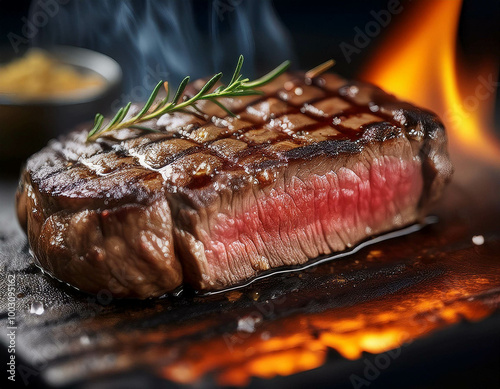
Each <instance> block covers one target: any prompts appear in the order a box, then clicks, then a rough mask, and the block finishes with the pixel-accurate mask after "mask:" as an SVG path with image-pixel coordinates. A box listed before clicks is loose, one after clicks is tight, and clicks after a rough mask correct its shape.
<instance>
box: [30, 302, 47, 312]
mask: <svg viewBox="0 0 500 389" xmlns="http://www.w3.org/2000/svg"><path fill="white" fill-rule="evenodd" d="M44 310H45V309H44V308H43V304H42V303H41V302H40V301H34V302H32V303H31V307H30V313H34V314H35V315H41V314H42V313H43V311H44Z"/></svg>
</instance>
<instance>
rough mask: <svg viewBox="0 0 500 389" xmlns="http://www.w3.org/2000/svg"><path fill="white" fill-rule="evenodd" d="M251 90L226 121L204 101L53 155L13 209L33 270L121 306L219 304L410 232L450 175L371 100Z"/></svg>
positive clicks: (336, 88)
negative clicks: (182, 300) (202, 294)
mask: <svg viewBox="0 0 500 389" xmlns="http://www.w3.org/2000/svg"><path fill="white" fill-rule="evenodd" d="M201 85H202V83H200V82H195V83H193V84H192V85H191V86H190V87H189V88H188V90H187V92H186V93H187V94H193V93H195V92H196V90H197V88H199V87H200V86H201ZM262 90H263V92H264V95H263V96H250V97H244V98H240V99H226V100H224V101H222V102H223V103H224V104H225V105H226V106H228V107H229V108H230V109H231V110H232V111H233V112H236V113H238V116H237V117H229V116H226V114H225V112H224V111H223V110H222V109H220V108H219V107H217V106H216V105H214V104H213V103H210V102H201V103H200V104H199V108H200V110H201V111H202V112H203V114H202V113H200V112H198V111H194V110H193V111H188V112H183V113H176V114H171V115H164V116H162V117H160V118H159V119H158V120H156V121H154V122H151V123H148V125H149V126H151V127H154V128H156V129H158V130H160V132H159V133H151V132H143V131H141V130H135V129H134V130H131V129H125V130H120V131H117V132H114V133H113V134H111V135H109V136H106V137H102V138H100V139H98V140H97V141H96V142H93V143H87V142H86V134H87V131H88V129H82V130H77V131H75V132H72V133H70V134H69V135H67V136H64V137H62V138H60V139H58V140H54V141H52V142H50V143H49V145H48V146H47V147H45V148H44V149H43V150H41V151H40V152H39V153H37V154H35V155H34V156H32V157H31V158H30V159H29V160H28V162H27V166H26V168H25V170H24V172H23V174H22V177H21V182H20V187H19V191H18V195H17V204H18V205H17V206H18V215H19V220H20V222H21V224H22V225H23V226H24V228H25V229H26V231H27V234H28V240H29V244H30V247H31V249H32V252H33V254H34V257H35V261H36V263H37V264H39V265H40V266H41V267H42V268H43V269H45V270H46V271H47V272H48V273H50V274H52V275H53V276H55V277H56V278H59V279H60V280H63V281H65V282H68V283H70V284H71V285H73V286H75V287H77V288H80V289H82V290H85V291H88V292H93V293H97V292H99V291H100V290H102V289H106V290H109V291H111V293H113V294H114V295H115V296H120V297H138V298H146V297H152V296H159V295H161V294H164V293H165V292H168V291H172V290H173V289H175V288H176V287H178V286H180V285H182V283H183V282H186V283H189V284H191V285H192V286H193V287H194V288H197V289H203V290H211V289H220V288H224V287H226V286H229V285H233V284H236V283H238V282H241V281H243V280H246V279H248V278H251V277H253V276H255V275H257V274H258V273H260V272H262V271H265V270H268V269H271V268H275V267H279V266H283V265H295V264H300V263H304V262H306V261H307V260H309V259H311V258H315V257H317V256H318V255H321V254H328V253H331V252H333V251H339V250H344V249H345V248H346V247H351V246H352V245H354V244H356V243H358V242H360V241H361V240H363V239H366V238H367V237H368V236H371V235H374V234H379V233H381V232H384V231H388V230H390V229H394V228H398V227H401V226H403V225H406V224H409V223H413V222H415V221H418V220H419V218H421V217H422V216H423V215H425V213H426V212H427V211H428V208H429V205H430V204H432V203H433V201H435V200H436V199H437V198H438V197H439V196H440V194H441V192H442V189H443V187H444V185H445V184H446V183H447V181H448V180H449V178H450V176H451V174H452V166H451V164H450V160H449V157H448V153H447V150H446V135H445V131H444V128H443V125H442V124H441V122H440V121H439V119H438V118H437V117H436V116H435V115H434V114H432V113H430V112H428V111H425V110H422V109H419V108H416V107H414V106H413V105H411V104H409V103H405V102H401V101H399V100H397V99H396V98H395V97H394V96H391V95H388V94H386V93H385V92H383V91H382V90H381V89H379V88H377V87H374V86H372V85H369V84H366V83H362V82H348V81H346V80H344V79H342V78H340V77H338V76H337V75H334V74H326V75H324V76H321V77H318V78H316V79H314V80H309V79H306V78H304V76H303V75H301V74H285V75H282V76H281V77H279V78H278V79H277V80H275V81H274V82H273V83H271V84H268V85H266V86H265V87H263V88H262ZM137 110H138V107H135V108H133V109H132V110H131V113H130V114H131V115H132V114H135V112H137Z"/></svg>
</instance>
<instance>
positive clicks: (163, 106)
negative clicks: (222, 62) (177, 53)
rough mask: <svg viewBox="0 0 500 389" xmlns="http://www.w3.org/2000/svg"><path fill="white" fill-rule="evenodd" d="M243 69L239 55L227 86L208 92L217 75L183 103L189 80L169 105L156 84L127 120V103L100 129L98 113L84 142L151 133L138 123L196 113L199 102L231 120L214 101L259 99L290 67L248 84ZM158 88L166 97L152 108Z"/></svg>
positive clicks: (102, 119) (179, 88)
mask: <svg viewBox="0 0 500 389" xmlns="http://www.w3.org/2000/svg"><path fill="white" fill-rule="evenodd" d="M242 66H243V56H242V55H240V57H239V59H238V63H237V65H236V69H235V70H234V73H233V76H232V78H231V81H230V82H229V84H228V85H227V86H219V87H218V88H216V89H215V90H213V91H212V88H213V87H214V86H215V84H217V82H218V81H219V80H220V79H221V77H222V73H217V74H216V75H215V76H213V77H212V78H211V79H210V80H208V81H207V83H206V84H205V85H204V86H203V87H202V88H201V89H200V90H199V92H198V93H196V95H194V96H193V97H191V98H189V99H186V100H185V101H182V102H179V99H180V97H181V95H182V93H183V92H184V90H185V89H186V86H187V84H188V82H189V76H188V77H186V78H184V79H183V80H182V82H181V83H180V85H179V87H178V88H177V91H176V92H175V95H174V97H173V99H172V100H170V101H169V87H168V83H167V82H165V83H164V82H163V81H160V82H159V83H158V84H157V85H156V87H155V88H154V89H153V92H152V93H151V96H149V99H148V100H147V102H146V104H144V107H142V109H141V110H140V111H139V113H137V114H136V115H134V116H132V117H131V118H129V119H127V120H125V117H126V116H127V113H128V111H129V109H130V105H131V103H128V104H127V105H126V106H125V107H122V108H120V109H119V110H118V112H117V113H116V114H115V116H114V117H113V118H112V119H111V120H110V121H109V122H108V123H107V124H106V125H103V122H104V116H103V115H101V114H100V113H98V114H97V115H96V116H95V120H94V126H93V127H92V129H91V130H90V131H89V133H88V136H87V141H94V140H96V139H97V138H99V137H100V136H101V135H103V134H104V133H107V132H110V131H113V130H119V129H122V128H139V129H142V130H149V131H155V130H153V129H150V128H147V127H143V126H140V125H139V124H140V123H143V122H147V121H148V120H151V119H153V118H157V117H159V116H161V115H164V114H166V113H172V112H176V111H180V110H182V109H184V108H187V107H193V108H194V109H197V107H196V102H198V101H199V100H208V101H211V102H213V103H214V104H216V105H218V106H219V107H220V108H222V109H223V110H224V111H226V113H227V114H229V115H232V116H234V114H233V113H232V112H231V111H230V110H229V109H228V108H227V107H225V106H224V105H223V104H222V103H221V102H220V101H218V99H219V98H221V97H238V96H252V95H260V94H263V92H262V91H259V90H256V89H255V88H258V87H260V86H263V85H265V84H267V83H269V82H270V81H272V80H274V79H275V78H276V77H278V76H279V75H280V74H282V73H283V72H285V71H286V70H287V69H288V67H289V66H290V61H285V62H283V63H282V64H281V65H279V66H278V67H277V68H276V69H274V70H273V71H271V72H269V73H268V74H266V75H265V76H263V77H261V78H259V79H257V80H254V81H250V80H249V79H248V78H243V76H242V75H241V67H242ZM162 85H163V86H164V88H165V90H166V92H167V96H166V97H165V98H164V99H162V100H161V101H160V102H159V103H157V104H156V105H155V106H154V107H153V104H154V102H155V100H156V96H157V95H158V93H159V91H160V89H161V87H162Z"/></svg>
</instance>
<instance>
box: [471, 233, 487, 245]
mask: <svg viewBox="0 0 500 389" xmlns="http://www.w3.org/2000/svg"><path fill="white" fill-rule="evenodd" d="M472 243H474V244H475V245H476V246H481V245H482V244H484V236H482V235H474V236H473V237H472Z"/></svg>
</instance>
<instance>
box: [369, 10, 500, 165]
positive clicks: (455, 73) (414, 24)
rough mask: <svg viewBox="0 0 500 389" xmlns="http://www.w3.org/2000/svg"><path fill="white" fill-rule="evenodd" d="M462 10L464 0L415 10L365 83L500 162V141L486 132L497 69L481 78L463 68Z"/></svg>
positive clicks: (472, 149)
mask: <svg viewBox="0 0 500 389" xmlns="http://www.w3.org/2000/svg"><path fill="white" fill-rule="evenodd" d="M461 5H462V2H461V1H458V0H457V1H448V0H436V1H425V2H419V3H418V4H415V7H414V9H413V13H410V15H409V17H408V18H407V19H404V20H401V23H400V25H399V26H397V27H398V28H396V30H395V31H392V34H390V36H389V38H388V40H387V41H386V42H385V44H384V45H383V47H382V48H381V49H380V50H377V53H376V57H375V58H374V60H373V61H372V62H371V63H369V64H368V66H367V68H366V71H365V72H364V74H363V76H362V78H364V79H366V80H368V81H370V82H373V83H375V84H377V85H380V86H381V87H382V88H383V89H385V90H387V91H388V92H392V93H394V94H395V95H396V96H398V97H400V98H401V99H404V100H409V101H412V102H414V103H416V104H417V105H421V106H423V107H426V108H429V109H431V110H432V111H435V112H436V113H438V114H439V116H440V117H441V119H442V120H443V121H444V124H445V126H446V127H447V129H448V131H449V137H450V141H451V144H452V145H455V144H457V145H458V146H461V148H462V149H463V150H465V151H467V152H469V153H473V154H474V155H475V156H478V157H482V158H486V159H488V160H490V161H494V162H500V147H499V143H498V140H497V139H495V137H494V136H493V135H492V134H491V132H489V131H487V130H486V129H487V128H491V122H489V120H490V119H492V117H493V115H492V112H493V104H494V97H495V90H496V85H498V84H497V82H496V78H497V67H496V66H494V65H495V64H491V63H487V64H484V65H483V66H482V69H480V71H479V72H478V74H475V75H471V74H468V73H467V72H466V71H465V70H462V69H459V68H458V65H457V64H459V63H464V61H463V59H462V58H460V57H459V55H458V53H457V52H456V42H457V40H456V37H457V29H458V22H459V17H460V9H461ZM416 15H418V17H415V16H416Z"/></svg>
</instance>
